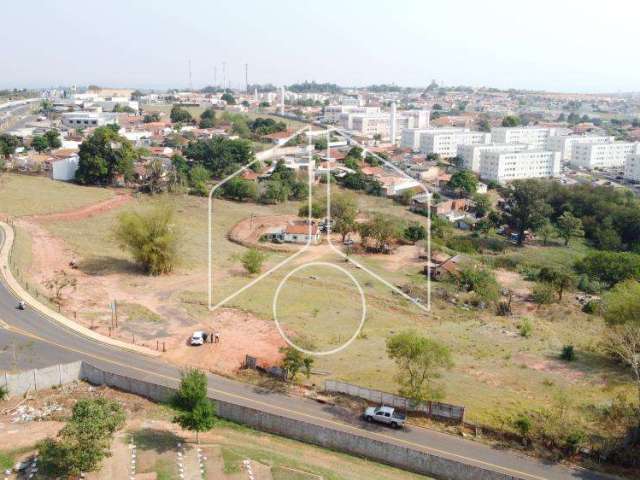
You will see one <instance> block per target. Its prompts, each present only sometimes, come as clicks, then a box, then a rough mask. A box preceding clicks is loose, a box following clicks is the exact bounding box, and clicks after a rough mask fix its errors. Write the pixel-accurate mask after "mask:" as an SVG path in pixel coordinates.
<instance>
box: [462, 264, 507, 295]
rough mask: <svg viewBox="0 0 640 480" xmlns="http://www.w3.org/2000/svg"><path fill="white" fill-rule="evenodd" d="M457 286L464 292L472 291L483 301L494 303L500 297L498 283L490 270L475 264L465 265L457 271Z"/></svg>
mask: <svg viewBox="0 0 640 480" xmlns="http://www.w3.org/2000/svg"><path fill="white" fill-rule="evenodd" d="M456 281H457V283H458V287H459V288H460V289H461V290H463V291H465V292H474V293H475V294H476V295H477V296H478V297H479V298H480V299H482V300H484V301H485V302H490V303H496V302H497V301H498V300H499V298H500V285H498V282H497V281H496V277H495V275H494V274H493V272H491V271H490V270H487V269H486V268H479V267H477V266H465V267H464V268H462V269H461V270H460V272H459V273H458V276H457V279H456Z"/></svg>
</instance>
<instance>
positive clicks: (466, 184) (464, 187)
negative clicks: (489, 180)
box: [447, 170, 478, 195]
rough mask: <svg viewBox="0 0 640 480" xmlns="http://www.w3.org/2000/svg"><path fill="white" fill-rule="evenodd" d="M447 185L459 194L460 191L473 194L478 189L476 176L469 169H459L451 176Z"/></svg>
mask: <svg viewBox="0 0 640 480" xmlns="http://www.w3.org/2000/svg"><path fill="white" fill-rule="evenodd" d="M447 187H449V188H450V189H452V190H455V191H456V192H458V194H459V195H460V194H461V193H462V192H464V193H466V194H467V195H473V194H474V193H476V190H477V189H478V178H477V177H476V176H475V175H474V174H473V172H471V171H469V170H460V171H459V172H456V173H454V174H453V175H452V176H451V180H449V182H447Z"/></svg>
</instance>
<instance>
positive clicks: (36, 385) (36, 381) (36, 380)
mask: <svg viewBox="0 0 640 480" xmlns="http://www.w3.org/2000/svg"><path fill="white" fill-rule="evenodd" d="M32 372H33V389H34V390H35V391H36V392H37V391H38V379H37V376H38V375H37V373H36V369H35V368H34V369H33V370H32Z"/></svg>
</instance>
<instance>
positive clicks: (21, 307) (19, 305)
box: [18, 300, 26, 310]
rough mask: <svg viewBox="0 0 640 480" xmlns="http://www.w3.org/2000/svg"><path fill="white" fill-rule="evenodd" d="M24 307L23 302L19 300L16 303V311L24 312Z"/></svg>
mask: <svg viewBox="0 0 640 480" xmlns="http://www.w3.org/2000/svg"><path fill="white" fill-rule="evenodd" d="M25 306H26V304H25V303H24V300H20V301H19V302H18V310H24V307H25Z"/></svg>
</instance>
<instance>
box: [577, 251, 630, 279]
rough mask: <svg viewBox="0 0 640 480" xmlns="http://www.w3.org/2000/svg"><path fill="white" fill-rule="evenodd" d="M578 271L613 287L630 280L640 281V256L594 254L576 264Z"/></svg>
mask: <svg viewBox="0 0 640 480" xmlns="http://www.w3.org/2000/svg"><path fill="white" fill-rule="evenodd" d="M575 268H576V271H577V272H578V273H582V274H585V275H587V276H588V277H589V278H590V279H592V280H598V281H600V282H603V283H606V284H607V285H609V286H613V285H615V284H616V283H618V282H621V281H623V280H627V279H629V278H635V279H640V255H638V254H635V253H628V252H594V253H590V254H589V255H587V256H586V257H584V258H583V259H582V260H580V261H579V262H577V263H576V265H575Z"/></svg>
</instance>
